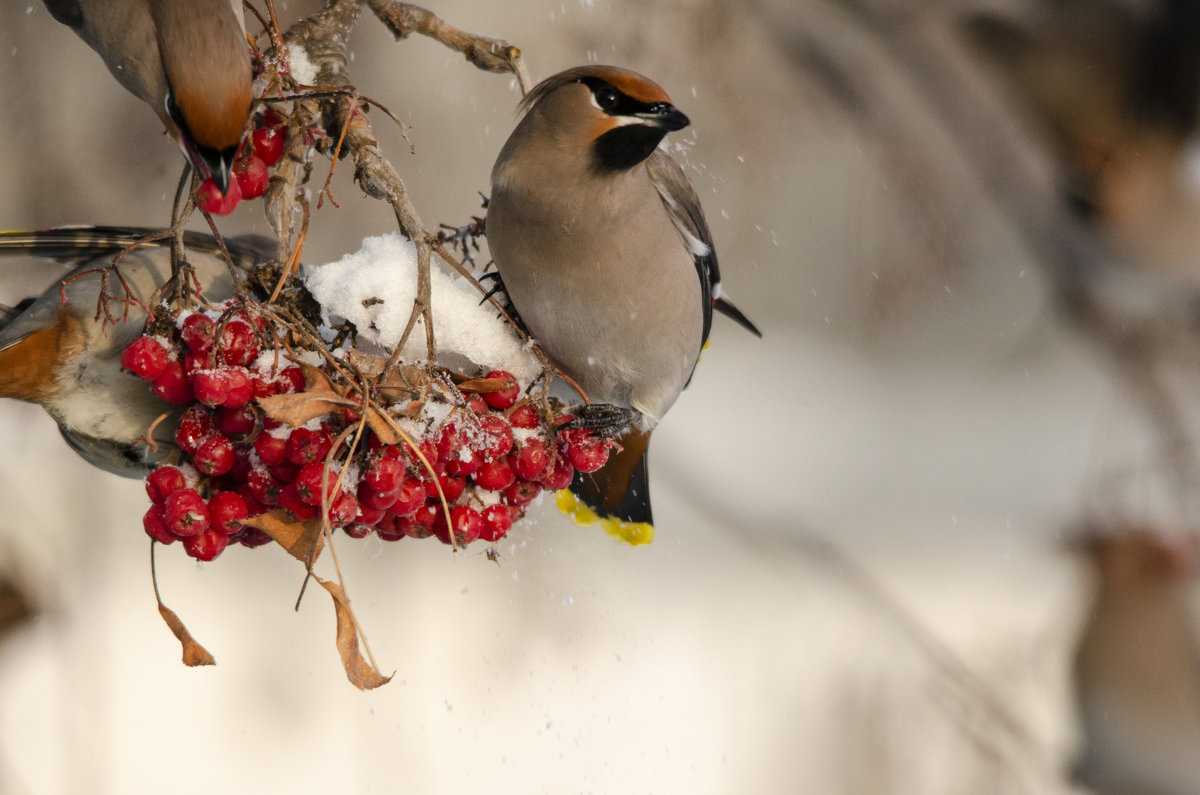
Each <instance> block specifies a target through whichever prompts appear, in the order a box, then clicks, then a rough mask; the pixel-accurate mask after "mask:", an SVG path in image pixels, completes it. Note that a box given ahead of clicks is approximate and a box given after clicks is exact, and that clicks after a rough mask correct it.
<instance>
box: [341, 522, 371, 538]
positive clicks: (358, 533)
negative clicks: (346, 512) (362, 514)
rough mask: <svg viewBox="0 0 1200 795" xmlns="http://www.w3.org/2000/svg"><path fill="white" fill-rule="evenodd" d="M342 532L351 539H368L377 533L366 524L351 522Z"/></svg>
mask: <svg viewBox="0 0 1200 795" xmlns="http://www.w3.org/2000/svg"><path fill="white" fill-rule="evenodd" d="M342 532H343V533H345V534H346V535H348V536H350V537H351V538H366V537H367V536H369V535H371V533H373V532H375V528H374V527H373V526H372V525H369V524H367V523H365V522H351V523H350V524H348V525H346V526H345V527H343V528H342Z"/></svg>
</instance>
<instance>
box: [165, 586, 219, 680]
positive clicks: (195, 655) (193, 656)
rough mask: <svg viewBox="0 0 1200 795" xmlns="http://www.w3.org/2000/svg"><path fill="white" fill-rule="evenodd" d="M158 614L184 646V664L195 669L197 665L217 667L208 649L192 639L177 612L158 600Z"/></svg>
mask: <svg viewBox="0 0 1200 795" xmlns="http://www.w3.org/2000/svg"><path fill="white" fill-rule="evenodd" d="M158 614H159V615H160V616H162V619H163V621H165V622H167V626H168V627H170V628H171V633H172V634H173V635H175V637H176V638H177V639H178V640H179V643H180V645H182V646H183V664H184V665H186V666H188V667H190V668H194V667H196V666H197V665H216V664H217V660H216V658H215V657H213V656H212V655H211V654H209V652H208V649H206V648H204V647H203V646H201V645H200V644H199V643H197V642H196V639H195V638H193V637H192V633H190V632H188V628H187V627H186V626H184V624H183V621H182V620H181V619H180V618H179V616H177V615H176V614H175V611H174V610H172V609H171V608H169V607H167V606H166V605H164V604H163V603H162V600H161V599H159V600H158Z"/></svg>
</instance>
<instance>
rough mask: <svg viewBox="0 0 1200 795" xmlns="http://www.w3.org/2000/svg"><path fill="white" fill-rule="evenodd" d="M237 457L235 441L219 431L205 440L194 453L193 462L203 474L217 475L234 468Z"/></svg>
mask: <svg viewBox="0 0 1200 795" xmlns="http://www.w3.org/2000/svg"><path fill="white" fill-rule="evenodd" d="M235 458H236V456H235V455H234V452H233V442H231V441H229V439H228V438H227V437H225V436H222V435H221V434H219V433H218V434H214V435H213V436H210V437H208V438H207V439H205V440H204V444H202V445H200V447H199V449H197V450H196V452H195V453H194V454H193V455H192V463H193V464H195V465H196V469H198V470H200V472H201V474H204V475H209V476H212V477H215V476H217V475H224V474H225V473H226V472H228V471H229V470H231V469H233V462H234V460H235Z"/></svg>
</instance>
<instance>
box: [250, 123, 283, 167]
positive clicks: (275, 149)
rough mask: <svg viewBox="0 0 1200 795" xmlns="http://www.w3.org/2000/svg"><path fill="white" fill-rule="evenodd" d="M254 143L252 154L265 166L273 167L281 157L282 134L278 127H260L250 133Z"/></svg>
mask: <svg viewBox="0 0 1200 795" xmlns="http://www.w3.org/2000/svg"><path fill="white" fill-rule="evenodd" d="M250 140H251V141H253V142H254V154H256V155H258V157H259V159H260V160H262V161H263V163H264V164H265V165H266V166H268V167H269V166H273V165H275V164H276V163H278V162H279V158H281V157H283V145H284V134H283V130H282V129H281V128H279V127H275V126H271V127H260V128H258V129H257V130H255V131H254V132H252V133H250Z"/></svg>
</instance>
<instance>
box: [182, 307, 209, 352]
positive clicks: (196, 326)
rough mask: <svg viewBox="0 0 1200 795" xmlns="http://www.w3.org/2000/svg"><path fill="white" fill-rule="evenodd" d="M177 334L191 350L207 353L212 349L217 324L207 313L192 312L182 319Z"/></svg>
mask: <svg viewBox="0 0 1200 795" xmlns="http://www.w3.org/2000/svg"><path fill="white" fill-rule="evenodd" d="M179 336H181V337H182V338H183V342H184V344H185V345H187V346H188V348H190V349H191V350H193V351H195V352H196V353H208V352H209V351H210V350H212V346H213V341H214V340H215V339H216V336H217V324H216V323H214V322H213V321H212V318H210V317H209V316H208V315H205V314H202V313H200V312H193V313H192V314H190V315H188V316H187V317H185V318H184V319H183V324H182V326H180V329H179Z"/></svg>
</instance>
